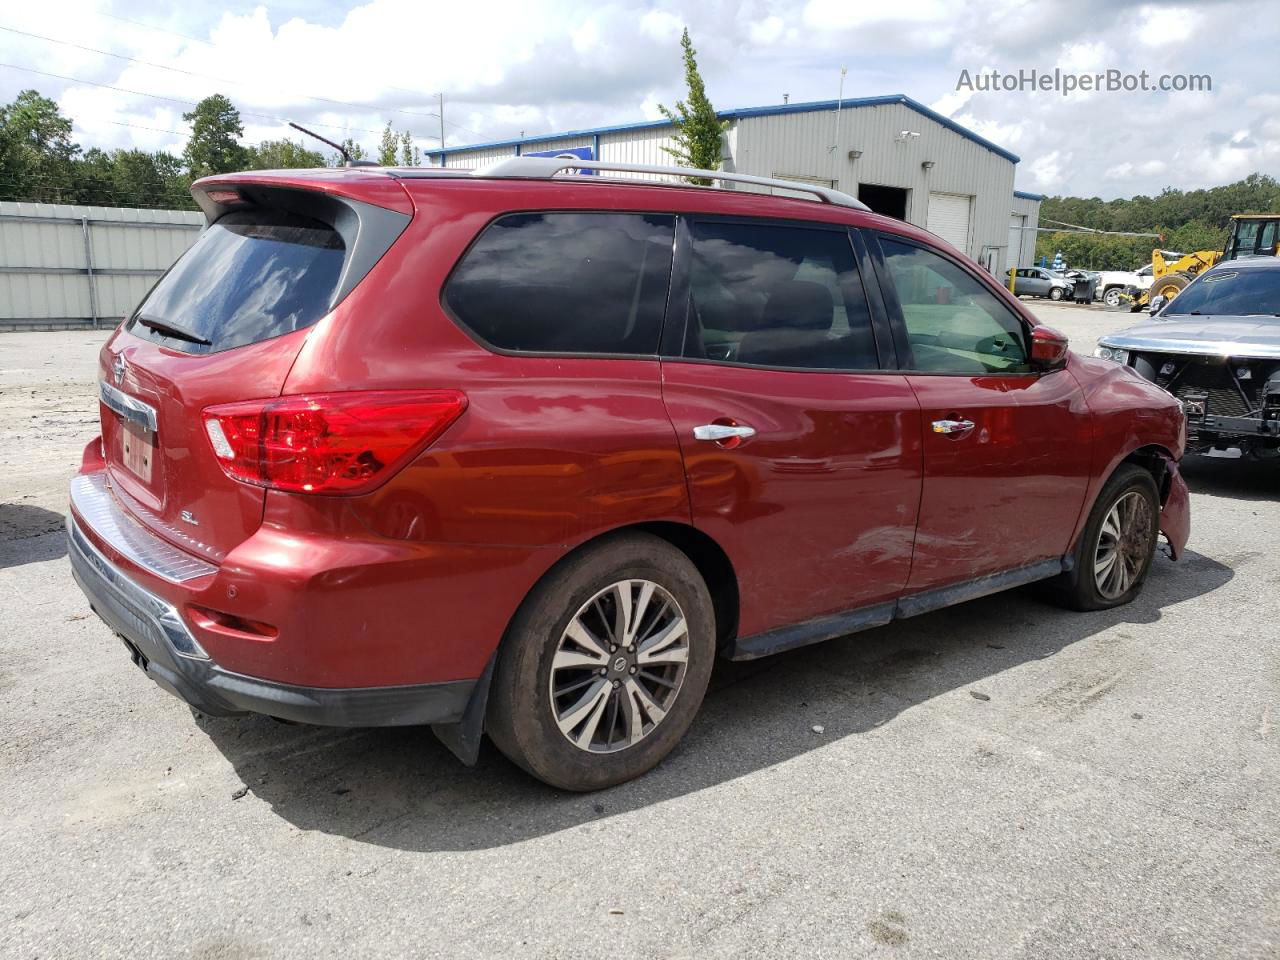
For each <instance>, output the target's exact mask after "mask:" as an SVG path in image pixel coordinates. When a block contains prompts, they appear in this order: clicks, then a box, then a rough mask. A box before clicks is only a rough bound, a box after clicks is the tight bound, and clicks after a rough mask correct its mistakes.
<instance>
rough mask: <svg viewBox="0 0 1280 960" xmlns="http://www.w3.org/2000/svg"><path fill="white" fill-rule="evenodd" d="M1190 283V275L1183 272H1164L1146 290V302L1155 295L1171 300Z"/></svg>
mask: <svg viewBox="0 0 1280 960" xmlns="http://www.w3.org/2000/svg"><path fill="white" fill-rule="evenodd" d="M1189 283H1191V277H1189V276H1187V275H1186V274H1185V273H1166V274H1165V275H1164V276H1163V277H1160V278H1159V279H1158V280H1155V281H1153V282H1152V284H1151V289H1149V290H1148V291H1147V302H1148V303H1150V302H1151V301H1152V300H1154V299H1155V298H1156V297H1164V298H1165V300H1166V301H1168V300H1172V299H1173V298H1174V297H1176V296H1177V295H1178V294H1180V293H1181V292H1182V291H1183V290H1185V289H1186V288H1187V285H1188V284H1189Z"/></svg>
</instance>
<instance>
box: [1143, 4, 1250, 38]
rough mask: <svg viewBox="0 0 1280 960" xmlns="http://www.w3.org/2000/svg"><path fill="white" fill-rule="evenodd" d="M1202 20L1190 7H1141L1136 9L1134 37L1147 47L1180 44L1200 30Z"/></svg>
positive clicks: (1198, 13)
mask: <svg viewBox="0 0 1280 960" xmlns="http://www.w3.org/2000/svg"><path fill="white" fill-rule="evenodd" d="M1202 21H1203V17H1202V16H1201V15H1200V12H1199V11H1197V10H1195V9H1193V8H1191V7H1173V6H1167V5H1163V4H1159V5H1155V6H1149V7H1143V8H1141V9H1140V10H1139V11H1138V23H1137V26H1136V28H1135V30H1134V39H1136V40H1137V41H1138V42H1139V43H1141V44H1142V45H1144V46H1147V47H1165V46H1170V45H1173V44H1181V43H1184V42H1186V41H1187V40H1189V39H1190V38H1191V37H1193V36H1195V35H1196V34H1197V33H1198V32H1199V31H1200V28H1201V25H1202ZM1220 22H1221V21H1220ZM1225 22H1230V21H1225Z"/></svg>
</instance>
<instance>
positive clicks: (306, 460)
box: [202, 390, 467, 494]
mask: <svg viewBox="0 0 1280 960" xmlns="http://www.w3.org/2000/svg"><path fill="white" fill-rule="evenodd" d="M466 407H467V398H466V396H465V395H464V394H462V393H459V392H458V391H456V390H376V391H365V392H355V393H316V394H306V395H300V396H293V397H278V398H275V399H272V400H250V401H246V402H243V403H226V404H220V405H218V406H214V407H206V408H205V410H204V413H203V414H202V417H203V419H204V429H205V434H206V435H207V436H208V438H209V442H210V444H212V446H213V452H214V455H215V456H216V457H217V458H218V463H219V465H220V466H221V467H222V469H223V470H224V471H225V472H226V474H227V476H229V477H231V478H232V479H233V480H240V481H242V482H243V483H251V484H254V485H256V486H260V487H269V488H271V489H273V490H286V491H289V492H292V493H323V494H353V493H365V492H367V491H369V490H371V489H373V488H374V487H376V486H377V485H378V484H380V483H382V482H383V481H384V480H386V479H387V478H388V477H390V476H391V475H392V474H393V473H394V472H395V471H396V470H397V469H398V468H399V467H401V466H403V465H404V464H405V463H406V462H408V460H409V459H410V458H411V457H412V456H414V455H415V454H417V453H419V452H421V451H422V450H423V449H425V448H426V447H427V446H428V445H429V444H431V443H432V442H434V441H435V440H436V439H437V438H438V437H439V436H440V435H441V434H442V433H444V431H445V430H446V429H447V428H448V427H449V425H450V424H452V423H453V422H454V421H455V420H457V419H458V417H459V416H461V415H462V411H463V410H465V409H466Z"/></svg>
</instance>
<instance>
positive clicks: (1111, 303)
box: [1102, 287, 1123, 307]
mask: <svg viewBox="0 0 1280 960" xmlns="http://www.w3.org/2000/svg"><path fill="white" fill-rule="evenodd" d="M1122 294H1123V291H1122V290H1121V289H1120V288H1119V287H1107V289H1106V290H1103V291H1102V302H1103V303H1105V304H1106V305H1107V306H1108V307H1118V306H1120V297H1121V296H1122Z"/></svg>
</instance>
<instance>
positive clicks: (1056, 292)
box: [1049, 287, 1062, 300]
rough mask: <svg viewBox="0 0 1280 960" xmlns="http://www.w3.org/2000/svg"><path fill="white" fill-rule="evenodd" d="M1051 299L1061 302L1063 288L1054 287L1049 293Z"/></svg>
mask: <svg viewBox="0 0 1280 960" xmlns="http://www.w3.org/2000/svg"><path fill="white" fill-rule="evenodd" d="M1049 299H1050V300H1061V299H1062V288H1061V287H1054V288H1053V289H1052V290H1050V291H1049Z"/></svg>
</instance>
